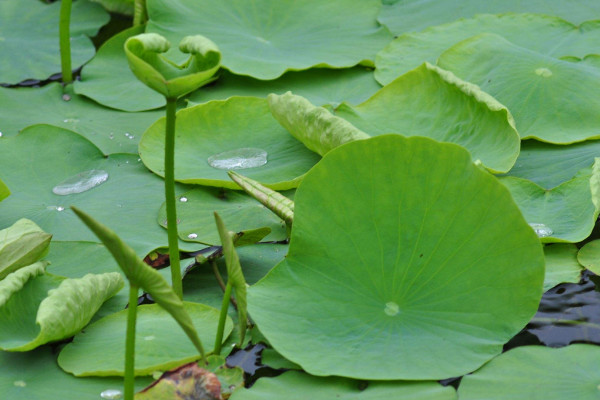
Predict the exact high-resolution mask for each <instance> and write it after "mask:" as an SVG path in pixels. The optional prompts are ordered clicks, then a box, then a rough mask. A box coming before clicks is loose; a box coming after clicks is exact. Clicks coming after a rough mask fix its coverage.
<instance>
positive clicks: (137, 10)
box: [133, 0, 147, 26]
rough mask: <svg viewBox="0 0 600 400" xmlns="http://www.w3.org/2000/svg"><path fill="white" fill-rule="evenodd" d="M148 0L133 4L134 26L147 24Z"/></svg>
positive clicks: (138, 0) (140, 0)
mask: <svg viewBox="0 0 600 400" xmlns="http://www.w3.org/2000/svg"><path fill="white" fill-rule="evenodd" d="M146 19H147V18H146V0H135V2H134V3H133V26H138V25H142V24H143V23H144V22H146Z"/></svg>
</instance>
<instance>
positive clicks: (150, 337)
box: [144, 335, 156, 341]
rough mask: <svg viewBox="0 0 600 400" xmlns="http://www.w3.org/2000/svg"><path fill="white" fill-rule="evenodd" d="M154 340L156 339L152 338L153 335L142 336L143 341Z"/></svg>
mask: <svg viewBox="0 0 600 400" xmlns="http://www.w3.org/2000/svg"><path fill="white" fill-rule="evenodd" d="M154 339H156V336H154V335H150V336H144V340H148V341H150V340H154Z"/></svg>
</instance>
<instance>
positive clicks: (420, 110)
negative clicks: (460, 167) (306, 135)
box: [335, 64, 519, 171]
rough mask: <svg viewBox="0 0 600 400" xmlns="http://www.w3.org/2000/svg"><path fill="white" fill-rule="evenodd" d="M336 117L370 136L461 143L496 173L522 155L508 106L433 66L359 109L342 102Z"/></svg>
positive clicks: (391, 86)
mask: <svg viewBox="0 0 600 400" xmlns="http://www.w3.org/2000/svg"><path fill="white" fill-rule="evenodd" d="M432 99H436V100H435V101H433V100H432ZM335 113H336V115H337V116H340V117H342V118H345V119H346V120H348V121H349V122H351V123H352V124H353V125H354V126H356V127H357V128H359V129H361V130H363V131H364V132H367V133H368V134H370V135H381V134H384V133H399V134H402V135H405V136H413V135H414V136H417V135H418V136H427V137H430V138H432V139H436V140H440V141H444V142H452V143H456V144H459V145H461V146H463V147H465V148H466V149H467V150H469V152H470V153H471V156H472V157H473V159H480V160H481V162H482V163H483V164H484V165H485V166H486V167H487V168H489V169H491V170H493V171H508V170H509V169H510V168H511V166H512V165H513V164H514V162H515V160H516V158H517V155H518V154H519V135H518V133H517V132H516V130H515V127H514V122H513V119H512V116H511V115H510V114H509V112H508V111H507V110H506V108H505V107H504V106H503V105H502V104H500V103H498V102H497V101H496V100H495V99H493V98H492V97H490V96H489V95H488V94H486V93H484V92H482V91H481V90H480V89H479V88H478V87H476V86H474V85H472V84H470V83H468V82H465V81H462V80H461V79H458V78H457V77H456V76H454V75H453V74H452V73H449V72H448V71H444V70H441V69H440V68H437V67H435V66H433V65H430V64H423V65H421V66H420V67H419V68H417V69H415V70H413V71H411V72H409V73H407V74H405V75H403V76H401V77H399V78H398V79H396V80H395V81H394V82H392V83H390V84H389V85H387V86H385V87H384V88H382V89H381V90H380V91H379V92H377V93H375V94H374V95H373V96H372V97H371V98H370V99H369V100H367V101H365V102H364V103H362V104H360V105H358V106H356V107H353V106H350V105H349V104H346V103H343V104H342V105H341V106H339V107H338V108H337V109H336V111H335Z"/></svg>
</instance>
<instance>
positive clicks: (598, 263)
mask: <svg viewBox="0 0 600 400" xmlns="http://www.w3.org/2000/svg"><path fill="white" fill-rule="evenodd" d="M577 260H578V261H579V263H580V264H581V265H583V266H584V267H586V268H587V269H589V270H590V271H592V272H593V273H595V274H596V275H600V240H598V239H596V240H592V241H591V242H588V243H586V244H585V245H584V246H583V247H582V248H581V249H580V250H579V253H577Z"/></svg>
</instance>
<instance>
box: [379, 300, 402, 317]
mask: <svg viewBox="0 0 600 400" xmlns="http://www.w3.org/2000/svg"><path fill="white" fill-rule="evenodd" d="M383 312H384V313H386V314H387V315H389V316H390V317H393V316H394V315H397V314H398V313H399V312H400V306H398V304H396V303H394V302H393V301H388V302H387V303H385V308H384V309H383Z"/></svg>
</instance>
